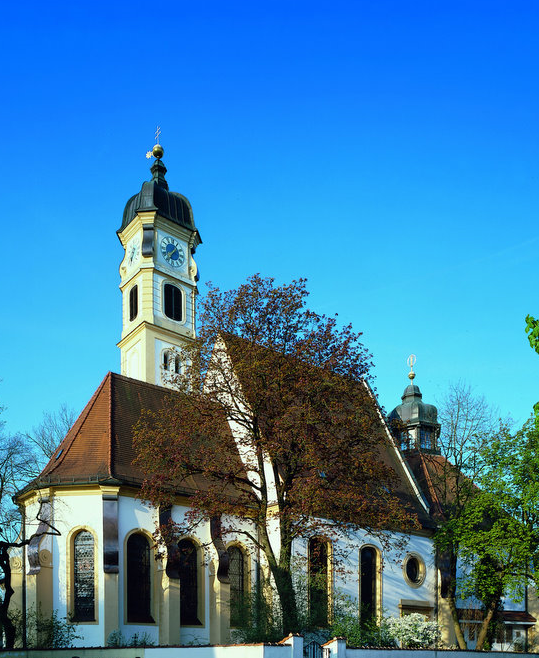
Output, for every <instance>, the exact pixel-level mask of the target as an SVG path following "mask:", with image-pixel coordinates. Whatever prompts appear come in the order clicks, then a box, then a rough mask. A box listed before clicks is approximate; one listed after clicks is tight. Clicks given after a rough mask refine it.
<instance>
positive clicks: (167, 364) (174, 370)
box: [163, 349, 182, 375]
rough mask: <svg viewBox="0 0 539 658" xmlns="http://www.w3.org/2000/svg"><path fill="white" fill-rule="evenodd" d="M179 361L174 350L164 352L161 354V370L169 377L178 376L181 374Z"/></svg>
mask: <svg viewBox="0 0 539 658" xmlns="http://www.w3.org/2000/svg"><path fill="white" fill-rule="evenodd" d="M181 365H182V363H181V359H180V355H179V354H178V353H177V352H176V350H174V349H171V350H165V351H164V352H163V370H164V371H165V372H167V373H169V374H171V375H179V374H180V372H181Z"/></svg>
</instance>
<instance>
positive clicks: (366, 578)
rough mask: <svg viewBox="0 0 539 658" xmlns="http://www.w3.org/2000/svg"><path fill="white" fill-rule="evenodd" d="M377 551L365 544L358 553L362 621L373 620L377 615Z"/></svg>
mask: <svg viewBox="0 0 539 658" xmlns="http://www.w3.org/2000/svg"><path fill="white" fill-rule="evenodd" d="M377 588H378V551H377V550H376V549H375V548H374V547H372V546H365V547H364V548H362V549H361V554H360V578H359V599H360V602H361V610H360V614H361V619H362V621H367V620H375V619H376V616H377V612H378V610H377V605H376V603H377V597H378V591H377Z"/></svg>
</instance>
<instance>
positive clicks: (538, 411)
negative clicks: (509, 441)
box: [526, 315, 539, 429]
mask: <svg viewBox="0 0 539 658" xmlns="http://www.w3.org/2000/svg"><path fill="white" fill-rule="evenodd" d="M526 333H527V334H528V340H529V341H530V346H531V348H532V349H533V350H535V351H536V352H537V354H539V320H537V319H536V318H534V317H532V316H531V315H527V316H526ZM533 410H534V413H535V423H536V426H537V428H538V429H539V402H536V403H535V405H534V407H533Z"/></svg>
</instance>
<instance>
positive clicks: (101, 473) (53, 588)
mask: <svg viewBox="0 0 539 658" xmlns="http://www.w3.org/2000/svg"><path fill="white" fill-rule="evenodd" d="M153 156H154V158H155V159H154V161H153V164H152V166H151V174H152V178H151V180H149V181H146V182H144V183H143V184H142V187H141V189H140V191H139V192H138V193H137V194H135V195H134V196H132V197H131V198H130V199H129V200H128V201H127V204H126V206H125V210H124V214H123V218H122V221H121V225H120V228H119V229H118V231H117V234H118V237H119V239H120V241H121V244H122V246H123V248H124V257H123V260H122V262H121V264H120V290H121V295H122V334H121V339H120V342H119V343H118V347H119V348H120V353H121V374H115V373H111V372H109V373H108V374H107V375H105V377H104V379H103V381H102V382H101V383H100V384H99V386H98V388H97V390H96V391H95V393H94V395H93V396H92V398H91V399H90V400H89V402H88V404H87V405H86V407H85V408H84V410H83V411H82V413H81V414H80V416H79V418H78V419H77V421H76V422H75V424H74V425H73V427H72V428H71V429H70V431H69V432H68V434H67V435H66V437H65V438H64V440H63V441H62V443H61V444H60V445H59V447H58V448H57V450H56V452H55V453H54V454H53V456H52V458H51V459H50V461H49V463H48V464H47V465H46V467H45V468H44V470H43V472H42V473H41V475H40V476H39V477H38V478H37V479H36V480H34V481H33V482H31V483H30V484H28V485H27V486H26V487H25V488H24V489H23V490H22V491H21V492H20V493H19V496H18V502H19V503H20V504H21V505H22V506H23V508H24V527H23V533H24V536H25V537H29V536H31V535H32V534H34V533H35V532H36V531H37V532H38V534H37V535H36V537H35V538H34V539H33V540H32V541H31V542H30V544H29V546H28V547H27V548H26V549H24V551H20V553H19V554H13V557H12V560H11V562H12V571H13V583H14V588H15V590H16V595H15V596H14V598H13V601H12V604H14V605H18V606H19V607H20V608H22V607H23V606H24V607H25V608H26V610H30V609H32V608H33V607H34V608H37V607H39V606H40V607H41V611H42V613H43V614H50V613H51V612H52V611H53V610H56V611H57V612H58V614H59V616H60V617H64V616H66V617H67V618H68V619H70V620H72V621H73V622H74V623H76V624H77V625H78V628H77V632H78V634H79V635H80V636H81V639H80V640H78V641H77V644H78V645H79V646H105V645H106V644H107V639H108V638H109V636H110V635H111V633H114V632H116V631H121V633H122V635H123V636H124V637H125V638H127V639H129V638H130V637H132V636H133V635H134V634H135V633H137V634H138V636H139V637H140V636H141V635H145V636H146V637H147V638H149V639H150V640H152V641H153V642H154V643H156V644H160V645H177V644H189V643H194V644H208V643H210V644H226V643H229V642H230V641H231V639H233V638H234V628H235V624H236V620H237V614H238V611H237V605H238V602H239V601H241V600H242V596H243V594H244V593H245V592H248V591H252V589H253V588H254V587H255V586H256V584H257V582H258V581H259V578H260V572H261V570H264V569H265V565H264V563H263V561H262V560H261V559H259V557H258V556H257V553H256V551H254V550H252V547H250V546H247V545H245V544H244V543H242V541H240V540H239V539H237V538H233V537H232V538H228V537H227V538H225V540H224V541H223V540H222V539H221V538H220V536H219V535H218V533H217V531H216V529H215V528H214V527H213V526H212V524H210V523H208V524H207V525H206V526H205V527H201V528H199V529H198V530H197V533H196V534H193V535H192V536H187V537H183V538H181V539H180V541H179V543H178V545H177V546H175V547H170V546H169V547H167V549H162V548H159V547H156V544H155V541H154V537H153V533H154V532H155V530H156V528H157V526H158V525H159V524H162V523H166V522H167V521H168V520H169V519H172V520H174V521H180V520H181V519H182V518H183V515H184V514H185V513H186V511H187V510H188V509H189V496H190V489H189V487H187V486H186V487H185V488H182V489H178V490H177V492H176V498H175V504H174V506H173V507H172V508H169V509H155V508H153V507H152V506H150V505H149V504H147V503H145V502H144V501H142V500H141V499H140V498H139V497H138V494H139V491H140V486H141V483H142V481H143V474H142V472H141V471H140V469H139V468H138V467H137V466H135V465H134V464H133V461H134V458H135V452H134V449H133V445H132V429H133V426H134V425H135V424H136V423H137V421H138V419H139V417H140V414H141V412H142V410H144V409H148V410H151V411H158V410H159V409H161V408H162V407H163V404H164V400H165V398H166V397H167V396H169V395H170V394H171V390H172V389H171V386H172V381H173V378H174V375H177V374H179V373H181V372H182V368H183V364H182V362H181V358H180V348H181V347H182V345H185V344H186V343H189V341H191V340H192V339H193V338H194V336H195V326H196V301H197V281H198V271H197V265H196V262H195V259H194V257H195V253H196V249H197V247H199V245H200V244H201V243H202V240H201V237H200V234H199V231H198V229H197V227H196V225H195V221H194V218H193V211H192V209H191V205H190V203H189V201H188V200H187V199H186V198H185V197H184V196H182V195H181V194H178V193H176V192H172V191H170V189H169V186H168V182H167V180H166V178H165V175H166V172H167V170H166V168H165V165H164V164H163V161H162V156H163V149H162V147H161V146H160V145H159V144H157V145H156V146H155V147H154V149H153ZM373 400H374V398H373ZM374 403H375V401H374ZM389 419H390V420H391V419H399V420H400V421H401V423H403V424H404V426H405V427H406V431H405V432H403V433H401V445H397V442H396V440H395V439H394V437H393V435H392V433H391V431H390V429H389V425H388V422H387V421H386V419H385V418H384V417H383V416H382V415H381V414H380V423H381V425H382V426H383V431H384V436H385V443H384V451H385V453H384V459H385V460H386V461H387V463H388V464H390V465H391V467H392V468H393V470H394V472H395V474H396V485H395V486H396V487H397V488H398V490H399V492H401V493H402V496H403V497H406V499H407V500H408V501H410V505H411V506H412V507H413V510H414V511H415V513H416V516H417V518H418V519H419V521H420V528H419V529H418V530H417V531H414V532H413V533H412V534H411V535H410V536H409V538H408V542H407V545H406V549H405V550H404V552H403V553H401V554H399V553H397V552H396V551H387V549H384V547H383V546H382V545H381V543H380V541H378V540H377V538H376V537H374V536H371V535H369V533H368V532H366V531H364V532H357V533H355V537H354V539H353V540H349V541H350V542H351V545H350V546H349V547H348V548H349V550H348V554H349V563H348V564H347V569H346V573H345V574H340V573H339V572H337V571H336V570H333V569H332V568H331V555H332V551H331V550H330V549H331V547H329V546H322V550H320V546H317V545H316V544H317V541H318V543H320V542H322V543H323V542H324V541H325V540H322V539H320V540H316V539H314V540H313V539H310V540H307V539H306V540H305V541H304V542H297V546H296V549H295V550H296V552H297V554H298V555H299V554H301V555H305V556H307V558H308V559H309V560H310V569H311V571H312V570H315V571H317V572H318V575H321V576H322V577H323V578H325V579H326V584H327V588H326V589H327V592H328V601H331V600H332V592H333V591H335V590H336V589H339V590H340V591H343V592H345V593H346V594H348V595H350V596H351V597H352V598H353V599H355V600H357V601H358V610H359V608H360V607H361V606H366V607H368V608H369V609H370V610H372V613H373V615H375V616H376V617H378V618H379V617H380V616H381V615H382V614H384V615H393V616H399V615H402V614H407V613H409V612H421V613H422V614H424V615H426V616H427V617H429V618H431V619H442V618H444V617H443V606H444V603H443V597H441V596H440V591H441V583H442V580H443V573H442V574H441V572H440V571H439V569H438V565H437V562H436V555H435V550H434V547H433V542H432V535H433V531H434V528H435V521H434V519H433V516H432V514H431V512H432V509H433V507H435V506H436V504H437V502H436V497H435V493H433V491H432V489H429V473H428V469H429V464H428V463H427V462H426V461H425V460H424V458H423V457H424V455H425V454H428V455H438V456H439V449H438V443H437V441H438V435H439V431H440V426H439V424H438V422H437V411H436V408H435V407H434V406H432V405H428V404H425V403H423V401H422V395H421V392H420V390H419V388H418V386H416V385H415V384H413V381H412V383H411V384H410V385H409V386H408V387H407V388H406V390H405V391H404V395H403V397H402V403H401V404H400V405H399V406H397V407H396V408H395V409H394V410H393V412H391V414H390V415H389ZM193 486H196V483H195V484H194V485H193ZM48 525H50V526H52V527H53V528H55V529H56V530H57V531H58V532H57V533H55V534H42V533H43V532H44V531H45V530H46V529H47V527H48ZM315 549H317V550H316V551H315ZM172 552H174V553H175V558H176V559H175V560H171V559H170V557H171V554H172ZM225 554H226V555H225ZM315 554H316V556H318V557H317V558H316V560H317V561H316V560H315V558H314V557H312V556H313V555H315ZM321 555H322V558H320V556H321ZM225 558H226V559H225ZM320 560H321V561H320ZM517 617H518V615H517ZM444 619H445V621H444V623H445V622H447V617H445V618H444ZM531 620H533V618H531V617H530V616H528V617H525V616H524V615H521V616H520V618H519V619H517V621H516V622H515V623H517V624H520V626H519V628H521V629H525V628H526V626H529V625H531V624H532V623H533V622H532V621H531ZM533 621H535V620H533ZM446 636H447V637H446V641H447V642H448V643H451V641H452V640H451V637H450V634H447V633H446Z"/></svg>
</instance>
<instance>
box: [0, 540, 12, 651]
mask: <svg viewBox="0 0 539 658" xmlns="http://www.w3.org/2000/svg"><path fill="white" fill-rule="evenodd" d="M0 568H1V569H2V570H3V572H4V600H3V601H2V603H1V604H0V624H1V625H2V627H3V628H4V633H5V636H6V649H13V647H14V646H15V626H14V625H13V622H12V621H11V619H10V618H9V617H8V610H9V603H10V601H11V597H12V596H13V594H14V591H13V588H12V587H11V565H10V563H9V553H8V546H7V544H4V543H1V544H0Z"/></svg>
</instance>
